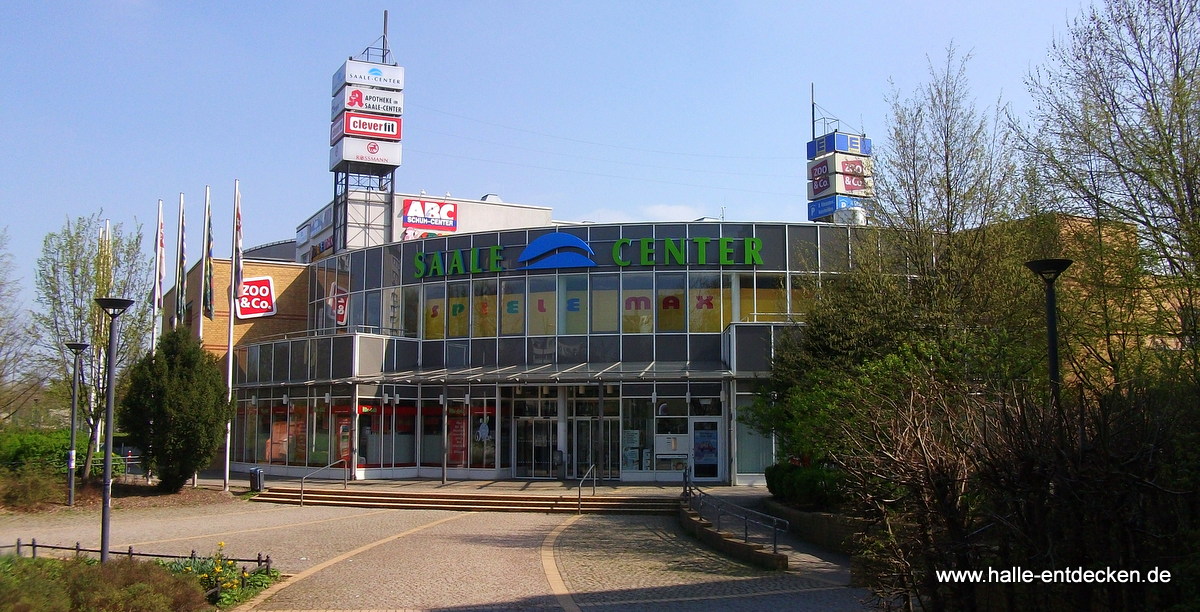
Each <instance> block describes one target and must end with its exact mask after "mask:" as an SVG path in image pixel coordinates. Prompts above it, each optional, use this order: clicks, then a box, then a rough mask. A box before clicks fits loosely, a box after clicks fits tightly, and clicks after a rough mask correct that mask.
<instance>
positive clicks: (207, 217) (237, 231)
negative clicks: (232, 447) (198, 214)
mask: <svg viewBox="0 0 1200 612" xmlns="http://www.w3.org/2000/svg"><path fill="white" fill-rule="evenodd" d="M186 233H187V232H186V226H185V219H184V208H183V194H182V193H181V194H179V231H178V233H177V236H176V253H178V254H179V259H178V262H177V263H176V267H175V317H174V319H173V321H174V322H173V324H172V327H174V326H176V325H179V324H180V323H182V322H183V320H184V317H185V316H186V315H187V272H188V270H187V243H186V241H185V240H184V238H185V235H186ZM231 242H232V251H233V254H232V256H231V257H230V259H229V265H230V275H229V276H230V279H231V283H230V290H229V337H228V342H227V343H226V349H227V352H226V359H225V361H226V366H227V367H226V371H225V383H226V388H227V389H228V395H227V397H226V400H227V401H230V400H232V399H233V323H234V312H235V310H236V308H235V307H236V305H237V304H236V302H237V300H238V298H240V297H241V294H242V278H243V276H242V193H241V188H240V185H239V183H238V180H236V179H235V180H234V181H233V238H232V240H231ZM154 270H155V281H154V296H153V298H152V307H153V318H152V319H151V321H152V322H153V324H152V325H151V328H150V330H151V331H150V350H151V351H153V350H154V348H155V347H156V346H157V345H158V322H159V316H160V315H159V311H160V310H161V309H162V307H163V281H165V280H166V276H167V260H166V234H165V231H164V226H163V201H162V200H159V201H158V230H157V233H156V235H155V239H154ZM200 294H201V302H202V305H201V309H202V313H201V316H200V317H199V324H198V326H197V330H196V333H197V335H198V336H199V337H200V341H201V342H203V341H204V319H205V317H207V318H208V319H209V320H210V321H211V320H213V318H214V317H215V316H216V311H215V309H214V307H213V228H212V207H211V206H210V203H209V187H208V186H207V185H205V186H204V270H203V275H202V277H201V289H200ZM229 437H230V424H229V423H226V424H225V490H229V443H230V439H229Z"/></svg>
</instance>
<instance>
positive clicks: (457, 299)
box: [446, 283, 471, 338]
mask: <svg viewBox="0 0 1200 612" xmlns="http://www.w3.org/2000/svg"><path fill="white" fill-rule="evenodd" d="M470 323H471V285H470V283H449V284H447V285H446V337H448V338H466V337H467V332H468V331H469V330H470V329H471V325H470Z"/></svg>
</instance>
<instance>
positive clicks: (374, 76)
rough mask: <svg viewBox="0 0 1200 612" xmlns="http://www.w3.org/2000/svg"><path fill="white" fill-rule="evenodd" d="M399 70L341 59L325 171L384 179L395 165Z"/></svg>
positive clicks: (400, 94)
mask: <svg viewBox="0 0 1200 612" xmlns="http://www.w3.org/2000/svg"><path fill="white" fill-rule="evenodd" d="M403 90H404V68H403V67H401V66H392V65H389V64H376V63H373V62H360V61H358V60H346V63H345V64H342V67H341V68H339V69H338V71H337V72H336V73H334V75H333V106H332V120H333V123H332V125H330V128H329V145H330V150H329V170H330V171H331V172H353V173H356V174H374V175H383V174H388V173H390V172H391V171H392V170H394V169H395V168H396V166H399V165H400V126H401V118H400V115H401V113H402V112H403V110H404V91H403Z"/></svg>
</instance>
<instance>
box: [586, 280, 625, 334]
mask: <svg viewBox="0 0 1200 612" xmlns="http://www.w3.org/2000/svg"><path fill="white" fill-rule="evenodd" d="M617 278H618V277H617V275H616V274H596V275H594V276H592V333H595V334H608V333H616V332H618V331H621V330H620V328H619V327H618V323H619V321H620V317H619V316H618V315H619V313H620V312H621V311H620V297H621V291H620V286H619V285H618V284H617Z"/></svg>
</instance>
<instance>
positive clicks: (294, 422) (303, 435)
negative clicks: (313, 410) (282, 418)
mask: <svg viewBox="0 0 1200 612" xmlns="http://www.w3.org/2000/svg"><path fill="white" fill-rule="evenodd" d="M307 417H308V400H306V399H305V398H303V397H294V398H292V401H291V404H290V405H289V406H288V437H287V445H288V451H287V462H288V465H307V462H308V418H307Z"/></svg>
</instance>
